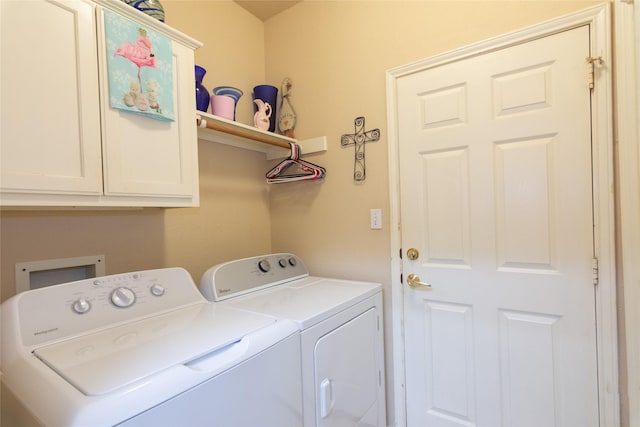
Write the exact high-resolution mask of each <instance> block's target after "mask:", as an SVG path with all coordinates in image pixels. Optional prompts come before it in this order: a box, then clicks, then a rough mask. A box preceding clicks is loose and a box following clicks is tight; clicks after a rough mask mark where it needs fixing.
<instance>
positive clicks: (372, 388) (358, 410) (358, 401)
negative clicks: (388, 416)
mask: <svg viewBox="0 0 640 427" xmlns="http://www.w3.org/2000/svg"><path fill="white" fill-rule="evenodd" d="M377 341H378V327H377V315H376V308H375V307H372V308H370V309H369V310H367V311H365V312H364V313H362V314H360V315H359V316H358V317H356V318H354V319H352V320H350V321H349V322H347V323H345V324H343V325H342V326H340V327H338V328H336V329H334V330H332V331H331V332H329V333H328V334H326V335H324V336H323V337H321V338H320V339H319V340H318V341H317V343H316V347H315V351H314V359H315V388H316V425H317V426H331V427H336V426H356V425H357V426H377V425H378V405H379V404H380V402H379V401H378V397H377V396H378V394H377V390H378V387H379V383H380V381H381V379H380V377H379V375H380V373H379V367H378V361H377V354H378V350H377V345H378V342H377Z"/></svg>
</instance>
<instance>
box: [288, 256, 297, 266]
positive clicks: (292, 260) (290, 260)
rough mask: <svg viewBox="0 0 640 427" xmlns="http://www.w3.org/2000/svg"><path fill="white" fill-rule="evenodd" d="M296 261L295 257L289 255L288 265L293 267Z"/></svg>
mask: <svg viewBox="0 0 640 427" xmlns="http://www.w3.org/2000/svg"><path fill="white" fill-rule="evenodd" d="M297 263H298V262H297V261H296V259H295V258H294V257H290V258H289V265H290V266H291V267H295V266H296V264H297Z"/></svg>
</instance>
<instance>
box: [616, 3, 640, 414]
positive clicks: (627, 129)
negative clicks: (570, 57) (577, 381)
mask: <svg viewBox="0 0 640 427" xmlns="http://www.w3.org/2000/svg"><path fill="white" fill-rule="evenodd" d="M614 19H615V25H614V37H615V49H614V51H615V59H614V61H615V65H616V67H615V93H616V97H615V99H616V104H615V108H616V141H615V142H616V148H617V153H616V154H617V162H616V164H617V166H618V170H617V172H618V175H617V178H618V181H617V193H618V207H619V210H618V212H619V213H618V217H617V219H618V221H619V222H618V236H619V239H620V242H619V245H618V249H619V250H620V254H619V257H618V261H619V264H618V268H619V270H618V271H619V275H620V282H621V284H620V285H619V289H620V288H622V293H621V294H622V295H621V297H622V298H623V299H624V317H623V318H622V317H621V319H620V320H621V321H622V322H623V324H624V325H625V326H624V327H621V335H620V338H621V339H622V338H624V341H623V343H621V344H623V345H621V346H620V349H621V350H620V351H621V384H620V387H621V390H620V392H621V394H622V398H621V401H622V405H621V409H622V424H623V425H628V426H636V425H640V332H639V329H638V326H637V325H640V313H638V308H639V301H640V264H639V263H638V259H640V141H639V139H638V138H639V137H640V123H639V122H638V114H640V83H639V82H638V72H640V28H638V26H639V25H640V7H638V6H637V5H635V4H634V2H633V1H617V2H616V3H615V4H614ZM622 332H624V334H622Z"/></svg>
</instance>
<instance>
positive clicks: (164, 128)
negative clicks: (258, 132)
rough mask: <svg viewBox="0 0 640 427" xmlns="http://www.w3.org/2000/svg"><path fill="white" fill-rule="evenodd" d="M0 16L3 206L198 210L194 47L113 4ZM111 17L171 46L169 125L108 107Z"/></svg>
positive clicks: (74, 0)
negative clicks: (112, 14) (107, 30)
mask: <svg viewBox="0 0 640 427" xmlns="http://www.w3.org/2000/svg"><path fill="white" fill-rule="evenodd" d="M0 7H1V10H0V19H1V26H0V28H1V29H0V31H1V34H0V40H1V43H2V45H1V49H2V50H1V58H0V67H1V69H0V73H1V74H0V80H1V85H0V96H1V99H2V101H1V102H2V104H1V109H0V132H1V133H0V204H1V205H2V206H17V207H29V206H34V207H35V206H45V207H46V206H79V207H82V206H85V207H144V206H157V207H179V206H197V205H198V200H199V198H198V158H197V129H196V125H195V119H196V115H195V112H194V111H195V109H194V106H195V91H194V74H193V69H194V67H193V66H194V59H193V58H194V54H193V50H194V49H195V48H197V47H199V46H200V44H199V43H198V42H197V41H195V40H193V39H190V38H189V37H187V36H185V35H184V34H181V33H179V32H177V31H175V30H172V29H171V28H169V27H168V26H166V25H164V24H162V23H160V22H158V21H156V20H155V19H152V18H150V17H148V16H146V15H144V14H142V13H140V12H138V11H137V10H135V9H133V8H131V7H130V6H128V5H126V4H124V3H122V2H120V1H117V0H96V1H93V2H92V1H83V0H60V1H56V0H30V1H17V0H16V1H14V0H3V1H0ZM107 10H111V11H113V12H115V13H116V14H117V16H119V17H120V18H124V19H125V20H129V21H133V22H134V23H135V24H136V25H137V26H140V28H145V29H149V30H152V31H155V32H156V33H157V34H160V35H161V36H163V37H166V38H167V39H168V43H169V45H170V49H169V51H170V52H171V55H170V57H171V60H169V61H167V62H166V63H165V64H164V66H165V67H166V68H170V70H165V71H167V72H169V73H170V74H171V75H172V83H170V87H169V89H168V90H166V91H165V92H172V93H171V97H168V96H167V95H168V94H161V96H163V95H164V97H165V98H164V99H167V98H170V99H172V101H173V109H172V110H173V114H172V116H173V117H172V118H173V121H161V120H155V119H153V118H150V117H146V116H143V115H138V114H134V113H132V112H129V111H124V110H122V109H116V108H113V107H112V106H111V101H112V99H113V98H114V94H111V95H110V92H109V89H110V86H109V79H108V75H109V74H108V72H109V67H108V64H107V62H108V61H107V58H108V55H113V54H112V53H111V52H110V51H109V49H108V46H107V45H108V43H107V37H106V34H105V24H104V22H105V20H104V15H105V13H108V12H107ZM122 22H125V21H122ZM131 66H132V68H133V70H135V71H137V69H136V68H135V65H134V64H133V63H132V64H131ZM125 67H126V66H125ZM134 75H135V72H134ZM143 79H144V77H142V80H140V82H141V85H142V86H143V87H144V86H145V85H146V84H147V83H148V82H147V81H144V80H143ZM134 80H137V79H134ZM142 90H144V89H142ZM124 95H125V93H122V95H118V96H122V97H124Z"/></svg>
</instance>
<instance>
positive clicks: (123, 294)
mask: <svg viewBox="0 0 640 427" xmlns="http://www.w3.org/2000/svg"><path fill="white" fill-rule="evenodd" d="M111 302H112V303H113V305H115V306H116V307H120V308H127V307H131V306H132V305H133V303H134V302H136V294H134V293H133V291H132V290H131V289H129V288H124V287H123V288H117V289H115V290H114V291H113V292H111Z"/></svg>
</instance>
